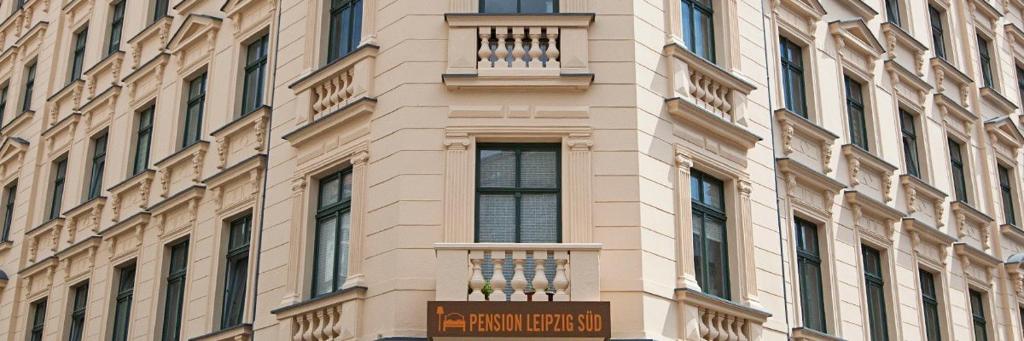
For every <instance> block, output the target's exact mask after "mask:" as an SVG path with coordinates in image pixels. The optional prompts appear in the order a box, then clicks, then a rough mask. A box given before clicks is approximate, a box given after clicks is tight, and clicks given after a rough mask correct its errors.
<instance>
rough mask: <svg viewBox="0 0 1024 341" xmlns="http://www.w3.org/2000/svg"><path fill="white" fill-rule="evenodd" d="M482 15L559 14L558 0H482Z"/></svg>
mask: <svg viewBox="0 0 1024 341" xmlns="http://www.w3.org/2000/svg"><path fill="white" fill-rule="evenodd" d="M480 13H558V0H480Z"/></svg>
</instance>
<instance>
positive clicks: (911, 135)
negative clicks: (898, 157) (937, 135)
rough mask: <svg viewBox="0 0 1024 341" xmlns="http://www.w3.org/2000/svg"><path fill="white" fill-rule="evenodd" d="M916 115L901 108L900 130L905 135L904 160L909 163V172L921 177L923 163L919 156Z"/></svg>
mask: <svg viewBox="0 0 1024 341" xmlns="http://www.w3.org/2000/svg"><path fill="white" fill-rule="evenodd" d="M914 121H915V119H914V115H913V114H911V113H909V112H907V111H906V110H903V108H900V132H901V133H902V135H903V161H904V162H906V163H907V174H910V175H911V176H914V177H917V178H920V177H921V165H920V161H919V160H918V158H917V148H918V147H917V125H916V123H915V122H914Z"/></svg>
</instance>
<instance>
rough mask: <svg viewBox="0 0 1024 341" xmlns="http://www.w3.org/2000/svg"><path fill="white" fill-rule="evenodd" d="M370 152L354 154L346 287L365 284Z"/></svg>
mask: <svg viewBox="0 0 1024 341" xmlns="http://www.w3.org/2000/svg"><path fill="white" fill-rule="evenodd" d="M369 159H370V154H369V153H368V152H367V151H366V150H360V151H357V152H355V153H354V154H353V155H352V158H351V160H350V162H351V164H352V196H353V198H352V209H351V212H352V222H351V225H349V226H351V231H349V236H350V237H349V238H350V240H349V244H348V245H349V249H348V253H349V257H348V277H346V279H345V284H344V285H342V286H343V287H345V288H351V287H354V286H365V285H366V278H365V277H364V275H363V245H364V243H365V240H366V197H367V196H366V194H367V193H366V191H367V188H366V172H367V170H366V169H367V165H366V163H367V161H368V160H369Z"/></svg>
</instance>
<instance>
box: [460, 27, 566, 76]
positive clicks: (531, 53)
mask: <svg viewBox="0 0 1024 341" xmlns="http://www.w3.org/2000/svg"><path fill="white" fill-rule="evenodd" d="M478 29H479V33H480V49H479V51H478V52H477V56H478V59H477V68H478V69H479V70H481V71H483V70H487V69H495V70H503V69H510V68H512V69H523V68H526V69H551V70H555V69H559V68H561V65H560V62H559V57H560V54H561V53H560V52H559V51H558V39H559V37H558V27H556V26H547V27H522V26H516V27H507V26H483V27H479V28H478Z"/></svg>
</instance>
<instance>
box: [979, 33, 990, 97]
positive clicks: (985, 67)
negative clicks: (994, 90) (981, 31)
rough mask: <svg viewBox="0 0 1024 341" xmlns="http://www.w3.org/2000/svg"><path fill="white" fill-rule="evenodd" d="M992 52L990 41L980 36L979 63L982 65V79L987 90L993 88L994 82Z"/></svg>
mask: <svg viewBox="0 0 1024 341" xmlns="http://www.w3.org/2000/svg"><path fill="white" fill-rule="evenodd" d="M991 53H992V51H990V50H989V47H988V39H985V37H982V36H981V35H978V62H980V63H981V79H982V80H983V81H984V85H985V87H986V88H991V87H992V84H993V81H992V57H991V55H990V54H991Z"/></svg>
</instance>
